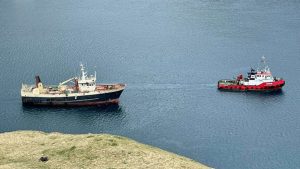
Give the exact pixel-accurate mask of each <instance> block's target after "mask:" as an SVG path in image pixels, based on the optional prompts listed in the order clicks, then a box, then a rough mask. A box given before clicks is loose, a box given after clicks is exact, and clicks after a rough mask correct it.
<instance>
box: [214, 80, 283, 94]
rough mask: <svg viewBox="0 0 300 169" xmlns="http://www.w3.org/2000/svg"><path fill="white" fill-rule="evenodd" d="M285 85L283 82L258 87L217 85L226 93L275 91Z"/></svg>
mask: <svg viewBox="0 0 300 169" xmlns="http://www.w3.org/2000/svg"><path fill="white" fill-rule="evenodd" d="M284 85H285V81H284V80H279V81H275V82H269V83H262V84H260V85H257V86H256V85H238V84H230V85H224V84H218V89H220V90H228V91H275V90H280V89H281V88H282V87H283V86H284Z"/></svg>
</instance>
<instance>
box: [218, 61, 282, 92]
mask: <svg viewBox="0 0 300 169" xmlns="http://www.w3.org/2000/svg"><path fill="white" fill-rule="evenodd" d="M284 85H285V80H283V79H282V78H278V77H273V76H272V73H271V71H270V68H269V67H268V66H267V64H266V58H265V57H264V56H263V57H262V59H261V65H260V68H258V69H257V70H254V69H252V68H251V71H250V72H249V73H248V76H247V77H245V78H244V77H243V75H242V74H240V75H238V76H237V77H236V79H228V80H227V79H224V80H219V81H218V89H219V90H225V91H261V92H263V91H264V92H267V91H276V90H280V89H281V88H282V87H283V86H284Z"/></svg>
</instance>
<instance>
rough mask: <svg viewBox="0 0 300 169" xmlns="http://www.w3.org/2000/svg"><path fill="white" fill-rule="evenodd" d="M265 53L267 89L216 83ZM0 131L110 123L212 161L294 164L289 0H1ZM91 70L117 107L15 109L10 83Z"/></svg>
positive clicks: (296, 31)
mask: <svg viewBox="0 0 300 169" xmlns="http://www.w3.org/2000/svg"><path fill="white" fill-rule="evenodd" d="M262 55H265V56H266V57H267V59H268V61H269V66H270V67H271V68H272V69H271V70H272V71H273V74H274V75H275V76H279V77H284V78H285V80H286V81H287V83H286V86H284V89H283V91H282V92H279V93H272V94H255V93H230V92H219V91H218V90H217V89H216V82H217V81H218V80H219V79H222V78H231V77H232V76H233V75H236V74H238V73H246V72H247V71H248V70H249V69H250V67H251V66H252V67H256V66H257V64H258V62H259V59H260V57H261V56H262ZM0 61H1V62H0V67H1V69H0V78H1V83H0V91H1V95H0V101H1V102H0V132H6V131H15V130H42V131H46V132H63V133H103V132H104V133H112V134H119V135H123V136H127V137H130V138H133V139H136V140H138V141H140V142H143V143H147V144H150V145H153V146H158V147H160V148H163V149H165V150H168V151H172V152H175V153H178V154H181V155H184V156H187V157H189V158H192V159H194V160H196V161H199V162H202V163H204V164H207V165H209V166H212V167H215V168H222V169H242V168H243V169H270V168H286V169H295V168H300V160H299V159H300V124H299V122H300V111H299V109H300V102H299V101H300V89H299V84H300V78H299V74H300V1H297V0H295V1H292V0H288V1H283V0H282V1H266V2H264V1H255V0H250V1H238V0H234V1H232V0H229V1H223V0H219V1H210V0H207V1H198V0H189V1H181V0H163V1H162V0H152V1H146V0H141V1H136V0H127V1H121V0H120V1H119V0H117V1H110V0H107V1H106V0H101V1H98V0H87V1H79V0H75V1H74V0H72V1H71V0H54V1H53V0H0ZM80 62H82V63H85V64H87V67H88V68H89V71H90V72H91V73H92V72H93V71H95V70H96V71H97V73H98V82H99V83H101V82H102V83H112V82H123V83H126V84H127V85H128V87H127V88H126V90H125V91H124V93H123V94H122V96H121V102H120V105H119V106H112V107H108V108H24V107H22V104H21V99H20V87H21V83H22V82H24V83H34V75H36V74H39V75H40V76H41V79H42V81H43V82H44V83H47V84H58V83H59V82H61V81H63V80H65V79H68V78H70V77H72V76H73V75H76V74H78V73H79V63H80Z"/></svg>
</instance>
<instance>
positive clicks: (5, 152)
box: [0, 131, 208, 169]
mask: <svg viewBox="0 0 300 169" xmlns="http://www.w3.org/2000/svg"><path fill="white" fill-rule="evenodd" d="M42 156H47V157H48V159H49V160H48V161H47V162H41V161H39V158H40V157H42ZM1 168H6V169H18V168H22V169H23V168H45V169H46V168H49V169H52V168H62V169H64V168H75V169H76V168H104V169H107V168H115V169H120V168H128V169H130V168H172V169H173V168H174V169H176V168H195V169H196V168H198V169H206V168H208V167H206V166H204V165H202V164H200V163H198V162H196V161H193V160H190V159H188V158H185V157H182V156H178V155H176V154H173V153H169V152H166V151H164V150H161V149H158V148H155V147H151V146H148V145H144V144H141V143H138V142H136V141H133V140H131V139H128V138H125V137H121V136H115V135H108V134H86V135H70V134H60V133H43V132H35V131H17V132H10V133H2V134H0V169H1Z"/></svg>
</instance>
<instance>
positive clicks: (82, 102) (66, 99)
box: [22, 90, 123, 106]
mask: <svg viewBox="0 0 300 169" xmlns="http://www.w3.org/2000/svg"><path fill="white" fill-rule="evenodd" d="M122 92H123V90H119V91H114V92H109V93H98V94H86V95H83V96H66V95H65V96H62V97H27V96H22V103H23V105H34V106H99V105H108V104H118V103H119V97H120V95H121V94H122Z"/></svg>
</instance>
